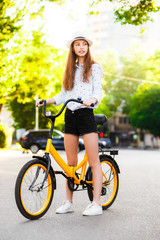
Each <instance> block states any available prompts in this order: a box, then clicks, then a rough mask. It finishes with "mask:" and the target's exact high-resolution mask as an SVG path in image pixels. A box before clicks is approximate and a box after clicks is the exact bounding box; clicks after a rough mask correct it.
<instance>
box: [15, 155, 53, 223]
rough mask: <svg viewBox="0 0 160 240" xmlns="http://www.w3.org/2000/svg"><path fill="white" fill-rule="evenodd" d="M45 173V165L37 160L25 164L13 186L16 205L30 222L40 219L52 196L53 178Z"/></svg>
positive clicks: (50, 174) (50, 173)
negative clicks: (45, 178)
mask: <svg viewBox="0 0 160 240" xmlns="http://www.w3.org/2000/svg"><path fill="white" fill-rule="evenodd" d="M46 171H47V164H46V163H45V162H43V161H41V160H39V159H35V160H31V161H29V162H27V163H26V164H25V165H24V166H23V167H22V169H21V171H20V172H19V175H18V177H17V181H16V185H15V199H16V204H17V207H18V209H19V211H20V212H21V214H22V215H23V216H24V217H26V218H28V219H31V220H35V219H38V218H40V217H42V216H43V215H44V214H45V213H46V212H47V210H48V209H49V207H50V205H51V202H52V199H53V194H54V186H53V185H54V180H55V179H54V178H53V177H54V176H53V174H52V172H51V170H50V171H49V174H48V177H47V180H46V181H45V183H44V186H43V187H42V189H41V188H40V187H41V185H42V182H43V180H44V177H45V173H46Z"/></svg>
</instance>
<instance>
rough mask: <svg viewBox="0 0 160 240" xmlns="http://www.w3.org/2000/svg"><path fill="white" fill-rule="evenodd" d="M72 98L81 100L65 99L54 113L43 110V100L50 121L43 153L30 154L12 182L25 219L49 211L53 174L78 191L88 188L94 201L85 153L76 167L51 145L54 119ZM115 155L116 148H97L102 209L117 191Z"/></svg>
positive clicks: (101, 120)
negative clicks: (52, 162) (55, 168)
mask: <svg viewBox="0 0 160 240" xmlns="http://www.w3.org/2000/svg"><path fill="white" fill-rule="evenodd" d="M71 101H74V102H78V103H82V101H81V100H80V99H70V100H68V101H66V102H65V104H64V105H63V107H62V109H61V110H60V112H59V113H58V114H57V115H51V113H46V100H43V102H44V107H43V114H44V116H45V117H47V118H49V119H51V121H52V125H51V130H50V134H49V138H48V140H47V145H46V150H45V154H44V156H43V157H41V156H33V159H32V160H30V161H29V162H27V163H26V164H25V165H24V166H23V167H22V169H21V170H20V172H19V174H18V176H17V180H16V185H15V199H16V204H17V207H18V209H19V211H20V212H21V214H22V215H23V216H24V217H26V218H28V219H31V220H35V219H38V218H40V217H42V216H43V215H44V214H45V213H46V212H47V211H48V209H49V207H50V205H51V202H52V199H53V195H54V190H55V189H56V177H55V175H56V174H62V175H63V176H64V177H65V178H66V179H67V182H68V187H69V189H70V190H71V191H77V189H78V188H79V187H80V186H81V189H79V190H85V189H87V192H88V197H89V199H90V201H92V200H93V194H94V189H93V184H92V171H91V168H90V167H89V166H88V167H87V162H88V161H87V154H86V152H85V154H84V158H83V160H82V161H81V162H80V163H79V164H78V165H77V166H76V167H72V166H68V165H67V164H66V162H65V161H64V160H63V159H62V158H61V156H60V155H59V153H58V152H57V151H56V149H55V148H54V146H53V145H52V133H53V129H54V123H55V119H56V118H57V117H58V116H59V115H60V114H61V113H62V112H63V110H64V108H65V107H66V105H67V104H68V103H69V102H71ZM95 119H96V121H97V123H98V124H103V123H104V122H105V121H106V117H105V115H95ZM107 153H110V154H107ZM50 154H51V155H52V157H53V158H54V160H55V161H56V162H57V163H58V165H59V166H60V167H61V168H62V170H63V171H56V170H54V169H53V168H52V166H51V159H50ZM115 155H118V151H117V150H110V149H99V157H100V162H101V166H102V173H103V184H102V191H101V204H102V207H103V209H104V210H105V209H107V208H109V207H110V206H111V205H112V203H113V202H114V200H115V198H116V196H117V193H118V187H119V176H118V174H119V173H120V170H119V166H118V164H117V162H116V161H115ZM78 170H79V171H80V173H78Z"/></svg>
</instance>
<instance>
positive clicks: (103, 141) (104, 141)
mask: <svg viewBox="0 0 160 240" xmlns="http://www.w3.org/2000/svg"><path fill="white" fill-rule="evenodd" d="M98 143H99V147H101V148H111V147H112V143H111V140H110V139H109V138H106V137H103V138H99V139H98Z"/></svg>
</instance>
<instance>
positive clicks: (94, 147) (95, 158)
mask: <svg viewBox="0 0 160 240" xmlns="http://www.w3.org/2000/svg"><path fill="white" fill-rule="evenodd" d="M83 140H84V144H85V149H86V152H87V156H88V162H89V165H90V167H91V169H92V174H93V188H94V196H93V201H94V202H96V203H98V204H100V195H101V190H102V168H101V164H100V160H99V154H98V134H97V133H88V134H85V135H83Z"/></svg>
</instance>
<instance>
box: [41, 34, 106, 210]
mask: <svg viewBox="0 0 160 240" xmlns="http://www.w3.org/2000/svg"><path fill="white" fill-rule="evenodd" d="M91 45H92V41H91V40H90V39H88V38H87V37H86V36H85V34H84V33H81V32H77V33H75V34H74V36H73V37H72V39H71V40H70V41H68V42H67V46H68V47H69V54H68V60H67V63H66V69H65V72H64V76H63V87H62V91H61V92H60V93H59V94H58V95H56V96H55V97H53V98H50V99H48V100H47V104H51V103H53V104H55V105H56V106H58V105H60V104H61V103H64V102H65V101H67V100H68V99H70V98H75V99H77V98H78V97H81V98H82V100H83V104H82V105H80V104H78V103H75V102H70V103H68V104H67V109H66V112H65V130H64V133H65V134H64V146H65V151H66V155H67V163H68V165H69V166H73V167H75V166H76V165H77V163H78V156H77V152H78V144H79V135H82V136H83V140H84V145H85V150H86V152H87V157H88V162H89V165H90V167H91V169H92V174H93V188H94V196H93V202H92V203H91V204H90V205H89V206H88V207H87V208H86V209H85V211H84V212H83V215H100V214H102V213H103V212H102V206H101V204H100V195H101V189H102V169H101V165H100V160H99V154H98V133H97V125H96V122H95V119H94V114H93V107H91V104H92V103H93V104H94V108H97V107H98V104H99V102H100V100H101V97H102V84H101V82H102V75H103V73H102V69H101V67H100V65H99V64H97V63H95V62H94V60H93V59H92V57H91V53H90V46H91ZM37 106H42V104H39V101H38V102H37ZM72 200H73V192H71V191H70V189H69V188H68V185H67V184H66V201H65V202H64V204H63V205H62V206H61V207H59V208H58V209H57V210H56V213H68V212H73V211H74V210H73V202H72Z"/></svg>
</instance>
